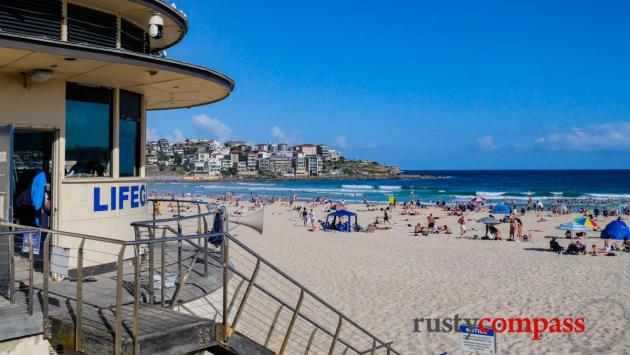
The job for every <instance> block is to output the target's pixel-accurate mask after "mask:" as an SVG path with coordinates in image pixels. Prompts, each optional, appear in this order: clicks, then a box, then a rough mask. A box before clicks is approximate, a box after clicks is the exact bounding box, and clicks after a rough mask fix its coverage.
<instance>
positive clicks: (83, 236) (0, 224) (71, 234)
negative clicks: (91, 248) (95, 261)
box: [0, 221, 125, 245]
mask: <svg viewBox="0 0 630 355" xmlns="http://www.w3.org/2000/svg"><path fill="white" fill-rule="evenodd" d="M0 227H9V228H18V229H20V230H24V229H27V230H30V231H34V230H36V231H39V232H45V233H52V234H58V235H65V236H67V237H74V238H80V239H86V240H93V241H96V242H105V243H113V244H118V245H124V244H125V241H124V240H120V239H113V238H107V237H98V236H95V235H89V234H81V233H74V232H67V231H60V230H55V229H47V228H41V227H36V228H35V227H31V226H24V225H21V224H15V223H9V222H1V221H0ZM13 234H15V233H13Z"/></svg>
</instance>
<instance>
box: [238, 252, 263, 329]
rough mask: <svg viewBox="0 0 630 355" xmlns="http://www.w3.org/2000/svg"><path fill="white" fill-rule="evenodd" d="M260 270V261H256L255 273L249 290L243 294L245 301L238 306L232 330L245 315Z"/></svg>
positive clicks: (248, 285)
mask: <svg viewBox="0 0 630 355" xmlns="http://www.w3.org/2000/svg"><path fill="white" fill-rule="evenodd" d="M259 270H260V260H257V261H256V267H255V268H254V272H253V273H252V277H251V279H250V280H249V283H248V284H247V288H246V289H245V294H243V299H242V300H241V304H240V305H239V306H238V310H237V311H236V315H235V316H234V319H233V320H232V324H231V327H232V329H234V328H236V324H237V323H238V320H239V318H240V317H241V314H242V313H243V309H245V302H247V299H248V298H249V294H250V293H251V292H252V288H253V287H254V283H255V282H256V276H258V271H259Z"/></svg>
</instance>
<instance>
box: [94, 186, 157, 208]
mask: <svg viewBox="0 0 630 355" xmlns="http://www.w3.org/2000/svg"><path fill="white" fill-rule="evenodd" d="M146 204H147V187H146V185H130V186H126V185H121V186H112V187H110V188H109V191H108V189H107V188H104V189H101V188H100V187H94V212H104V211H116V210H124V209H126V208H138V207H143V206H144V205H146Z"/></svg>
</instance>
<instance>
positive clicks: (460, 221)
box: [457, 213, 466, 238]
mask: <svg viewBox="0 0 630 355" xmlns="http://www.w3.org/2000/svg"><path fill="white" fill-rule="evenodd" d="M457 223H458V224H459V237H460V238H464V234H466V218H465V217H464V214H463V213H462V215H461V216H459V219H458V220H457Z"/></svg>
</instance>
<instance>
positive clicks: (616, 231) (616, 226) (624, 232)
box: [601, 219, 630, 239]
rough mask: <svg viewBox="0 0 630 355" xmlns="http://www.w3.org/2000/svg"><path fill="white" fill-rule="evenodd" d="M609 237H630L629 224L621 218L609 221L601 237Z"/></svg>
mask: <svg viewBox="0 0 630 355" xmlns="http://www.w3.org/2000/svg"><path fill="white" fill-rule="evenodd" d="M608 237H611V238H612V239H623V238H630V228H628V225H627V224H626V223H625V222H624V221H622V220H621V219H617V220H616V221H612V222H610V223H608V225H607V226H606V228H604V230H603V231H602V235H601V238H602V239H608Z"/></svg>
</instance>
